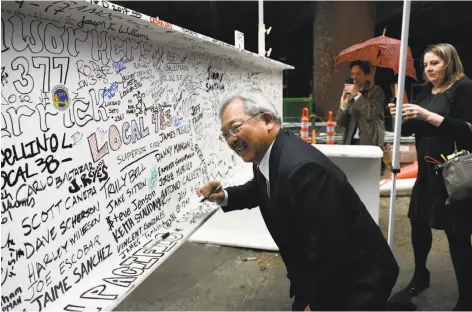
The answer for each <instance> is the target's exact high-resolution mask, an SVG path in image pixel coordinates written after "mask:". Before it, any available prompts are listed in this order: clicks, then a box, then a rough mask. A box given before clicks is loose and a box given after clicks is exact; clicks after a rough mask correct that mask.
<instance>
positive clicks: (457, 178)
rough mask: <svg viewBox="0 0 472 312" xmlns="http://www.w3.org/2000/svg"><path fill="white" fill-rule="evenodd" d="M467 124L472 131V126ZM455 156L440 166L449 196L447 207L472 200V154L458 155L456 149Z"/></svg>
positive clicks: (464, 152)
mask: <svg viewBox="0 0 472 312" xmlns="http://www.w3.org/2000/svg"><path fill="white" fill-rule="evenodd" d="M467 124H468V125H469V127H470V131H472V125H471V124H470V123H467ZM454 154H455V156H454V157H451V158H450V159H448V160H447V161H446V162H445V163H443V164H441V165H439V167H440V168H441V169H442V175H443V178H444V183H445V185H446V190H447V194H448V195H449V198H448V199H447V200H446V205H448V204H452V203H456V202H460V201H464V200H472V153H470V152H468V151H461V152H459V153H458V152H457V147H456V152H455V153H454Z"/></svg>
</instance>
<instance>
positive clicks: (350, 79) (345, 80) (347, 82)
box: [344, 77, 354, 84]
mask: <svg viewBox="0 0 472 312" xmlns="http://www.w3.org/2000/svg"><path fill="white" fill-rule="evenodd" d="M344 83H345V84H354V78H352V77H350V78H346V79H344Z"/></svg>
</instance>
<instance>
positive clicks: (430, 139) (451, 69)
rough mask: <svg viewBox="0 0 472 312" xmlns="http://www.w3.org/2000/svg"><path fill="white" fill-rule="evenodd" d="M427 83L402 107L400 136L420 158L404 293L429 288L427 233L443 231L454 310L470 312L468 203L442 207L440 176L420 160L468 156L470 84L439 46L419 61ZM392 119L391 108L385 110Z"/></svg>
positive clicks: (451, 51)
mask: <svg viewBox="0 0 472 312" xmlns="http://www.w3.org/2000/svg"><path fill="white" fill-rule="evenodd" d="M423 65H424V79H425V81H426V83H425V87H424V90H423V92H422V93H421V95H420V97H418V99H419V104H418V105H414V104H405V105H403V112H402V115H403V124H402V136H409V135H412V134H414V135H415V141H416V151H417V156H418V177H417V180H416V183H415V185H414V187H413V190H412V194H411V201H410V208H409V212H408V217H409V218H410V222H411V239H412V245H413V251H414V255H415V273H414V275H413V278H412V280H411V282H410V283H409V284H408V286H407V288H406V291H407V292H408V294H409V295H410V296H411V297H414V296H417V295H418V294H419V293H420V292H421V291H422V290H424V289H426V288H428V287H429V282H430V275H429V271H428V269H427V268H426V259H427V257H428V253H429V251H430V249H431V245H432V233H431V228H433V229H437V230H444V231H445V232H446V235H447V239H448V241H449V250H450V253H451V259H452V263H453V265H454V270H455V273H456V278H457V283H458V287H459V298H458V300H457V303H456V306H455V307H454V310H456V311H459V310H469V311H471V310H472V246H471V234H472V201H467V202H461V203H457V204H454V205H445V202H446V199H447V198H448V195H447V191H446V187H445V184H444V180H443V177H442V175H441V174H440V173H439V174H437V173H436V170H435V165H434V164H431V163H428V162H426V161H425V160H424V157H425V156H430V157H432V158H434V159H436V160H440V161H442V157H441V154H443V155H445V156H447V155H450V154H452V153H453V152H454V150H455V149H454V144H456V145H457V150H459V151H460V150H462V149H465V150H468V151H470V152H472V129H471V128H470V126H469V125H470V124H472V80H471V79H469V78H468V77H466V76H465V75H464V68H463V66H462V63H461V60H460V58H459V55H458V53H457V51H456V49H455V48H454V47H453V46H452V45H450V44H445V43H441V44H437V45H433V46H430V47H429V48H428V49H426V51H425V54H424V56H423ZM389 108H390V112H391V113H392V116H393V115H395V113H396V110H395V104H389Z"/></svg>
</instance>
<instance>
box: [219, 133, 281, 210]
mask: <svg viewBox="0 0 472 312" xmlns="http://www.w3.org/2000/svg"><path fill="white" fill-rule="evenodd" d="M274 142H275V140H274V141H273V142H272V144H271V145H270V146H269V148H268V149H267V151H266V152H265V154H264V157H262V160H261V163H260V164H259V170H260V171H261V173H262V175H263V176H264V178H265V179H266V181H267V195H268V196H269V198H270V183H269V159H270V152H271V151H272V146H274ZM224 192H225V199H223V201H222V202H221V203H217V204H219V205H220V206H228V192H226V190H224Z"/></svg>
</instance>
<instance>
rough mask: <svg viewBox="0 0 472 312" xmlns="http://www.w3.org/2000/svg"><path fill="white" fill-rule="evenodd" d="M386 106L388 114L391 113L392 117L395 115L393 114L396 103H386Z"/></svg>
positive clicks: (395, 110)
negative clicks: (388, 110)
mask: <svg viewBox="0 0 472 312" xmlns="http://www.w3.org/2000/svg"><path fill="white" fill-rule="evenodd" d="M388 108H389V109H390V115H392V117H395V115H396V114H397V105H396V104H394V103H388Z"/></svg>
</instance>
